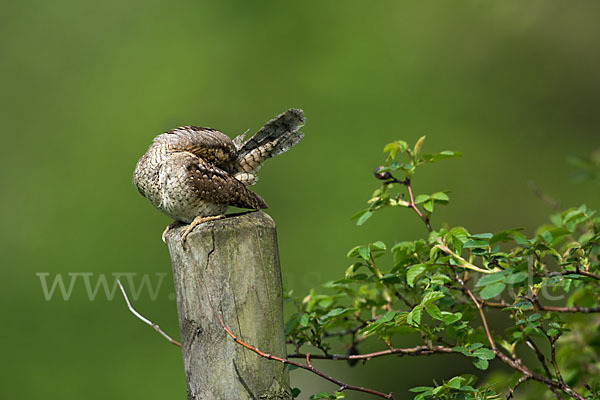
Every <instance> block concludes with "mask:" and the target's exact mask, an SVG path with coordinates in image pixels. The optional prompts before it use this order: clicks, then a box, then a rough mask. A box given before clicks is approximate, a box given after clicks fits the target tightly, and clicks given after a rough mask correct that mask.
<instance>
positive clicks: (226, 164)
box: [133, 109, 305, 223]
mask: <svg viewBox="0 0 600 400" xmlns="http://www.w3.org/2000/svg"><path fill="white" fill-rule="evenodd" d="M304 122H305V118H304V113H303V112H302V110H298V109H289V110H287V111H286V112H284V113H282V114H280V115H278V116H276V117H275V118H273V119H272V120H271V121H269V122H267V124H265V126H263V127H262V128H261V129H260V130H259V131H258V132H257V133H256V134H255V135H254V136H252V137H251V138H250V139H248V140H246V141H244V135H240V136H238V137H237V138H235V139H234V140H231V139H230V138H229V137H228V136H227V135H225V134H223V133H221V132H219V131H217V130H215V129H211V128H202V127H197V126H182V127H179V128H176V129H171V130H169V131H167V132H165V133H163V134H161V135H159V136H157V137H156V138H155V139H154V143H153V144H152V145H151V146H150V148H149V149H148V151H147V152H146V153H145V154H144V155H143V156H142V158H140V160H139V161H138V163H137V166H136V168H135V172H134V175H133V182H134V184H135V186H136V187H137V188H138V190H139V192H140V193H141V194H142V195H143V196H144V197H146V198H147V199H148V200H150V202H151V203H152V204H153V205H154V206H155V207H156V208H158V209H159V210H160V211H162V212H164V213H165V214H167V215H169V216H170V217H171V218H173V219H174V220H176V221H181V222H186V223H189V222H192V221H193V220H195V218H196V217H211V216H217V215H220V214H223V213H224V212H225V211H226V210H227V207H229V206H236V207H241V208H250V209H261V208H267V205H266V203H265V202H264V200H263V199H262V198H261V197H260V196H259V195H257V194H256V193H254V192H252V191H250V190H249V189H248V188H247V186H249V185H252V184H254V183H255V182H256V180H257V177H256V173H257V172H258V170H259V169H260V167H261V165H262V163H263V162H264V161H265V160H266V159H268V158H270V157H274V156H276V155H278V154H281V153H283V152H285V151H287V150H289V149H290V148H291V147H292V146H294V145H295V144H296V143H298V142H299V141H300V140H301V139H302V137H303V136H304V135H303V134H302V133H301V132H299V131H298V129H300V127H301V126H302V125H303V124H304Z"/></svg>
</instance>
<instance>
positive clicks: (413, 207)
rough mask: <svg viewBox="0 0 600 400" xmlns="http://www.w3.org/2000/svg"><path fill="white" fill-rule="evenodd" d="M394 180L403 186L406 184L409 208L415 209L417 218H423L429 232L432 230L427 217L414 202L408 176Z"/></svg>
mask: <svg viewBox="0 0 600 400" xmlns="http://www.w3.org/2000/svg"><path fill="white" fill-rule="evenodd" d="M394 179H395V178H394ZM396 181H397V182H398V183H401V184H403V185H404V186H406V189H407V190H408V196H409V197H410V208H412V209H413V210H415V212H416V213H417V215H418V216H419V218H421V219H422V220H423V223H425V226H426V227H427V230H428V231H429V232H432V231H433V229H432V228H431V224H430V223H429V217H428V216H425V215H423V213H421V210H419V207H417V205H416V204H415V199H414V197H413V192H412V188H411V186H410V178H408V177H407V178H406V179H405V180H404V181H398V180H397V179H396Z"/></svg>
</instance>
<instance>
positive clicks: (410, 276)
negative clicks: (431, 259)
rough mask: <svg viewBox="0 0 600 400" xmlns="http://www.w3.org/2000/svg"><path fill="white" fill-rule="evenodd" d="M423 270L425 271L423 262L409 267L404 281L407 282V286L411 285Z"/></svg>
mask: <svg viewBox="0 0 600 400" xmlns="http://www.w3.org/2000/svg"><path fill="white" fill-rule="evenodd" d="M423 272H425V264H416V265H413V266H412V267H410V268H409V269H408V272H407V273H406V283H408V286H410V287H413V286H414V284H415V279H417V278H418V277H419V276H421V274H422V273H423Z"/></svg>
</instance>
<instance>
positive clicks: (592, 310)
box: [477, 298, 600, 314]
mask: <svg viewBox="0 0 600 400" xmlns="http://www.w3.org/2000/svg"><path fill="white" fill-rule="evenodd" d="M477 300H478V301H479V302H480V303H481V305H482V306H484V307H492V308H506V307H511V306H512V304H508V303H506V302H505V301H504V300H502V301H501V302H499V303H497V302H492V301H487V300H483V299H480V298H477ZM535 307H537V308H538V309H539V310H541V311H556V312H566V313H582V314H592V313H599V312H600V306H598V307H577V306H575V307H559V306H545V305H543V304H540V303H539V302H538V301H537V300H536V302H535Z"/></svg>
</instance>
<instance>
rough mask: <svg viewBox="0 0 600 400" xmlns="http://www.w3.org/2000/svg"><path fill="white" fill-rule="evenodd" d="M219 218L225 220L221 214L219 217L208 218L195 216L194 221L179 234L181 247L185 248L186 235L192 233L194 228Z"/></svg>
mask: <svg viewBox="0 0 600 400" xmlns="http://www.w3.org/2000/svg"><path fill="white" fill-rule="evenodd" d="M221 218H225V215H223V214H221V215H214V216H209V217H201V216H197V217H196V218H194V220H193V221H192V222H190V224H189V225H188V226H187V228H185V230H184V231H183V232H181V247H183V248H185V240H186V239H187V237H188V235H189V234H190V233H192V231H193V230H194V228H195V227H196V226H198V225H200V224H202V223H204V222H208V221H216V220H219V219H221Z"/></svg>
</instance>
